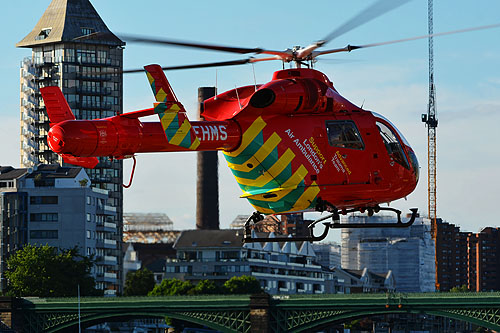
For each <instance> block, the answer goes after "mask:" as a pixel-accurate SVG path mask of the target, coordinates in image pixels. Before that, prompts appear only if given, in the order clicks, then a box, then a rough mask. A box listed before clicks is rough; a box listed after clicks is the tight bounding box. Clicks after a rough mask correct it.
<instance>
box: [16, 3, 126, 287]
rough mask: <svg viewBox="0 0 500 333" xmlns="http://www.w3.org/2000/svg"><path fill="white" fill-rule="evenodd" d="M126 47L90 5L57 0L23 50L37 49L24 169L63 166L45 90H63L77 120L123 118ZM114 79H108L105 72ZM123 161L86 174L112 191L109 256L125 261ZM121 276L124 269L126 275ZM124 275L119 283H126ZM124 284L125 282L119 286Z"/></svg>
mask: <svg viewBox="0 0 500 333" xmlns="http://www.w3.org/2000/svg"><path fill="white" fill-rule="evenodd" d="M124 45H125V43H124V42H122V41H121V40H120V39H119V38H118V37H116V36H115V35H114V34H113V33H112V32H111V31H110V30H109V29H108V28H107V27H106V25H105V23H104V22H103V21H102V19H101V18H100V16H99V14H98V13H97V12H96V10H95V9H94V7H93V6H92V4H91V3H90V2H89V0H52V2H51V3H50V5H49V7H48V8H47V10H46V11H45V13H44V14H43V15H42V17H41V18H40V20H39V21H38V23H37V24H36V25H35V28H34V29H33V30H32V31H31V32H30V33H29V34H28V35H27V36H26V37H25V38H24V39H23V40H21V41H20V42H19V43H17V44H16V46H17V47H24V48H31V49H32V55H31V57H28V58H25V59H24V60H23V61H22V65H21V166H22V167H26V168H27V167H33V166H36V165H38V164H39V163H44V164H53V163H58V164H61V165H62V164H63V163H62V161H61V159H60V157H59V156H58V155H56V154H54V153H53V152H52V151H51V150H50V149H49V147H48V146H47V137H46V135H47V132H48V130H49V119H48V117H47V113H46V111H45V108H44V103H43V100H42V98H41V96H40V93H39V89H40V88H42V87H45V86H59V87H60V88H61V90H62V92H63V93H64V96H65V97H66V100H67V101H68V104H69V106H70V107H71V109H72V111H73V113H74V115H75V117H76V119H95V118H103V117H109V116H114V115H116V114H120V113H121V112H122V109H123V101H122V96H123V87H122V83H123V80H122V74H121V73H120V71H121V70H122V68H123V47H124ZM103 72H104V73H112V74H102V73H103ZM122 171H123V168H122V162H121V161H116V160H114V161H110V160H109V159H107V158H100V159H99V164H98V165H97V166H96V167H95V168H94V169H87V170H86V172H87V174H88V175H89V177H90V179H91V183H92V186H93V187H95V188H98V189H104V190H107V191H108V192H109V199H108V202H107V204H108V205H110V206H112V207H115V208H116V216H115V217H114V223H115V224H116V226H117V228H116V232H115V233H114V235H113V240H115V241H116V246H115V247H114V248H112V249H111V248H109V249H107V250H106V252H107V253H106V255H109V256H115V257H118V258H119V262H118V265H119V266H121V264H122V259H121V239H122V220H123V189H122V179H123V175H122ZM120 271H121V270H120ZM121 279H122V276H121V273H120V272H118V280H121ZM119 285H121V283H119Z"/></svg>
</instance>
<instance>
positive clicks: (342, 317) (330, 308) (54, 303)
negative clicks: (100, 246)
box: [15, 293, 500, 333]
mask: <svg viewBox="0 0 500 333" xmlns="http://www.w3.org/2000/svg"><path fill="white" fill-rule="evenodd" d="M16 303H17V305H16V306H15V308H16V309H15V310H16V311H17V312H16V313H17V314H19V315H21V316H22V318H19V319H20V320H18V322H19V323H21V322H22V326H23V328H22V330H23V332H57V331H59V330H63V329H65V328H69V327H71V326H74V325H76V324H78V300H77V299H76V298H23V299H20V300H19V301H18V302H16ZM80 313H81V316H80V320H81V323H82V326H89V324H94V323H98V322H104V321H110V320H112V319H113V318H115V319H116V318H120V317H121V318H127V320H129V319H130V318H132V317H164V316H168V317H170V318H175V319H181V320H185V321H188V322H193V323H197V324H202V325H205V326H207V327H210V328H213V329H217V330H220V331H222V332H245V333H249V332H255V331H257V328H258V331H259V332H265V331H267V332H275V333H279V332H302V331H306V330H310V329H313V328H314V327H318V326H322V325H325V324H328V323H334V322H337V323H341V322H348V321H350V320H352V319H355V318H359V317H368V316H373V315H382V314H393V313H416V314H424V313H425V314H429V315H436V316H442V317H448V318H453V319H458V320H463V321H467V322H470V323H473V324H476V325H479V326H483V327H486V328H490V329H493V330H500V293H421V294H398V293H395V294H348V295H339V294H328V295H290V296H286V295H283V296H279V297H269V296H268V295H267V294H262V295H253V296H250V295H213V296H169V297H115V298H104V297H103V298H81V300H80Z"/></svg>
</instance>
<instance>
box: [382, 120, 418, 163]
mask: <svg viewBox="0 0 500 333" xmlns="http://www.w3.org/2000/svg"><path fill="white" fill-rule="evenodd" d="M377 127H378V130H379V132H380V135H381V136H382V141H383V142H384V145H385V149H387V153H388V154H389V156H390V157H391V158H392V159H393V160H394V161H395V162H396V163H398V164H401V165H402V166H403V167H405V168H406V169H410V165H409V164H408V160H407V159H406V155H405V153H404V152H403V147H401V144H400V143H399V140H398V137H397V136H396V134H394V132H393V131H392V130H391V129H390V128H389V127H387V126H386V125H385V124H383V123H381V122H378V121H377Z"/></svg>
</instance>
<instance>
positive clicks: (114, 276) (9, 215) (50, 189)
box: [0, 165, 119, 296]
mask: <svg viewBox="0 0 500 333" xmlns="http://www.w3.org/2000/svg"><path fill="white" fill-rule="evenodd" d="M89 185H90V182H89V180H88V175H87V174H86V173H85V170H84V169H83V168H80V167H77V168H70V167H60V166H59V165H40V166H38V168H34V169H31V168H30V169H28V168H20V169H15V168H12V167H5V166H4V167H0V212H1V220H0V223H1V229H0V230H1V234H0V235H1V242H0V277H1V281H2V284H1V287H2V290H3V289H5V287H6V281H5V278H4V275H3V274H4V272H5V270H6V268H7V267H6V260H7V259H8V257H9V256H10V255H11V254H12V253H14V252H15V251H17V250H19V249H21V248H22V247H23V246H24V245H26V244H33V245H45V244H47V245H50V246H54V247H57V248H63V249H69V248H73V247H75V246H77V247H78V248H79V250H80V253H81V254H82V255H88V256H90V255H93V256H94V257H95V259H96V265H95V266H94V268H93V271H92V274H93V276H94V277H95V279H96V286H97V288H98V289H101V290H103V292H104V294H105V295H108V296H111V295H116V293H117V292H118V288H117V285H118V272H119V268H118V260H119V258H118V256H116V255H114V251H113V250H114V249H115V248H116V247H117V244H116V240H114V239H113V235H114V234H115V233H116V232H117V225H116V223H115V216H116V208H115V207H111V206H108V205H107V204H106V201H107V199H108V191H106V190H103V189H97V188H93V187H90V186H89Z"/></svg>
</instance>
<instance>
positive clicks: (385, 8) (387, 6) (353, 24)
mask: <svg viewBox="0 0 500 333" xmlns="http://www.w3.org/2000/svg"><path fill="white" fill-rule="evenodd" d="M409 1H411V0H378V1H377V2H375V3H374V4H372V5H371V6H369V7H367V8H366V9H364V10H363V11H362V12H360V13H359V14H358V15H356V16H354V17H352V18H351V19H350V20H348V21H347V22H345V23H344V24H342V25H341V26H340V27H338V28H337V29H335V30H333V31H332V32H330V33H329V34H328V35H327V36H326V37H325V38H323V39H322V40H320V41H317V42H315V43H313V44H311V45H309V46H307V47H305V48H303V49H301V50H300V51H299V52H298V54H297V58H298V59H306V58H307V57H309V56H310V55H311V54H314V50H316V49H317V48H319V47H321V46H323V45H325V44H327V43H329V42H330V41H332V40H333V39H335V38H337V37H339V36H341V35H343V34H345V33H347V32H349V31H351V30H353V29H355V28H357V27H359V26H360V25H363V24H365V23H368V22H369V21H371V20H373V19H375V18H377V17H379V16H381V15H383V14H385V13H387V12H389V11H391V10H393V9H396V8H397V7H399V6H401V5H403V4H405V3H407V2H409ZM338 52H343V51H338ZM313 58H314V56H313Z"/></svg>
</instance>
